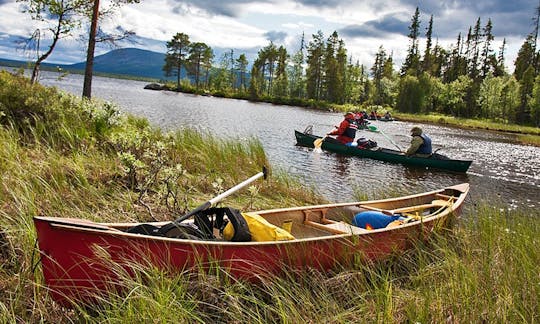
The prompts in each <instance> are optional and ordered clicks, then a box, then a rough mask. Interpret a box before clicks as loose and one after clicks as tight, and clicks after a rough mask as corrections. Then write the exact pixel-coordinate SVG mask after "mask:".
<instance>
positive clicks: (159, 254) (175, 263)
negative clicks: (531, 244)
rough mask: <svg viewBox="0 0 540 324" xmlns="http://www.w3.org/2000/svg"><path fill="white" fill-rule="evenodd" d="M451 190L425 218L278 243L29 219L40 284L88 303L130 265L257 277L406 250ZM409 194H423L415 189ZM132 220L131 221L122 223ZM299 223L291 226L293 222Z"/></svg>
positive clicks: (278, 216)
mask: <svg viewBox="0 0 540 324" xmlns="http://www.w3.org/2000/svg"><path fill="white" fill-rule="evenodd" d="M462 186H464V185H462ZM452 190H454V189H452ZM460 190H464V191H460ZM437 192H439V191H437ZM455 192H456V201H455V203H454V205H453V207H452V208H451V209H449V210H448V211H446V212H444V213H441V214H440V215H437V216H434V217H429V218H426V219H425V220H423V221H417V222H413V223H410V224H406V225H403V226H400V227H397V228H393V229H379V230H373V231H365V232H362V233H361V234H352V233H343V234H335V233H333V234H332V233H328V234H324V235H323V236H319V237H311V238H310V237H307V238H300V239H295V240H291V241H279V242H228V241H197V240H184V239H171V238H164V237H154V236H148V235H140V234H130V233H126V232H124V231H121V230H120V229H121V228H122V227H126V224H122V225H118V224H101V223H93V222H88V221H82V220H75V219H66V218H54V217H35V218H34V224H35V227H36V231H37V236H38V244H39V249H40V255H41V263H42V268H43V275H44V279H45V284H46V286H47V287H48V288H49V289H50V292H51V296H52V297H53V298H54V299H55V300H56V301H58V302H60V303H61V304H64V305H66V306H69V305H71V304H72V303H73V302H77V303H91V302H93V301H95V300H96V299H97V297H98V296H100V295H101V294H106V293H107V292H108V291H110V290H111V289H115V290H117V289H121V287H120V283H121V282H122V278H123V276H131V275H133V273H134V271H135V270H134V269H137V268H140V265H143V266H152V267H157V268H159V269H162V270H164V271H168V272H171V273H182V272H183V271H200V270H204V271H206V270H208V269H210V268H212V267H215V266H219V267H220V268H222V269H224V270H226V271H228V272H230V274H231V275H233V276H234V277H237V278H243V279H247V280H257V278H260V276H267V275H279V274H281V273H282V272H283V271H287V270H289V269H306V268H314V269H318V270H321V271H327V270H330V269H333V268H335V267H337V266H346V265H347V264H349V263H350V262H352V261H353V260H359V259H360V260H364V261H365V262H373V261H378V260H382V259H385V258H387V257H389V256H392V255H395V254H396V253H401V252H403V251H405V250H407V249H409V248H410V247H412V246H413V245H414V243H415V241H417V240H425V239H426V238H428V237H429V234H430V233H431V232H432V231H433V230H434V229H437V228H440V227H442V226H443V225H444V224H445V223H446V221H447V220H448V217H449V216H450V215H454V214H457V213H458V212H459V211H460V209H461V204H462V203H463V200H464V198H465V195H466V194H467V192H468V185H466V186H465V187H463V188H459V190H455ZM433 194H435V192H434V193H433ZM422 197H424V196H422ZM409 199H410V200H411V201H413V200H414V201H420V200H422V201H423V200H424V198H418V197H417V196H416V195H414V196H411V197H409ZM430 199H431V198H430ZM426 201H427V200H426ZM351 204H353V203H350V204H342V205H339V204H334V205H321V206H306V207H297V208H289V209H276V210H268V211H259V212H258V213H259V214H260V215H261V216H263V217H265V218H267V219H268V220H273V221H275V222H276V223H279V222H280V221H281V220H282V219H285V218H291V217H293V218H295V217H297V216H300V215H307V213H306V211H309V212H310V213H313V215H316V214H317V213H319V212H326V211H327V210H330V209H332V208H336V207H340V206H347V205H351ZM356 204H359V203H354V205H356ZM362 204H364V205H366V204H367V205H369V206H373V208H379V207H384V206H388V207H392V206H398V207H399V206H401V205H402V204H403V203H401V204H398V203H397V202H394V201H391V200H389V201H387V200H381V201H373V202H364V203H362ZM389 204H390V205H389ZM392 204H393V205H392ZM306 208H307V209H306ZM340 208H345V207H340ZM302 217H305V216H302ZM295 219H296V218H295ZM155 224H156V225H159V224H158V223H155ZM133 225H136V224H129V226H127V227H131V226H133ZM301 226H302V225H301V224H297V225H293V228H294V227H298V228H300V227H301ZM293 234H295V233H294V231H293Z"/></svg>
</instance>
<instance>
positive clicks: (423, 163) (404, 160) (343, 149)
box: [295, 131, 472, 172]
mask: <svg viewBox="0 0 540 324" xmlns="http://www.w3.org/2000/svg"><path fill="white" fill-rule="evenodd" d="M295 137H296V142H297V145H300V146H305V147H313V142H314V141H315V140H316V139H318V138H321V137H320V136H315V135H312V134H305V133H302V132H299V131H295ZM321 148H322V149H323V150H327V151H330V152H334V153H339V154H343V155H350V156H358V157H363V158H370V159H374V160H379V161H386V162H391V163H400V164H405V165H410V166H416V167H428V168H436V169H443V170H449V171H454V172H467V170H468V169H469V167H470V166H471V163H472V161H467V160H452V159H448V160H439V159H435V158H422V157H415V156H406V155H403V154H400V152H399V151H396V150H391V149H387V148H378V149H377V150H371V149H360V148H357V147H352V146H346V145H342V144H338V143H333V142H328V141H324V142H323V143H322V146H321Z"/></svg>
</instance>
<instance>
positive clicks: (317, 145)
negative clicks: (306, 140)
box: [313, 135, 328, 153]
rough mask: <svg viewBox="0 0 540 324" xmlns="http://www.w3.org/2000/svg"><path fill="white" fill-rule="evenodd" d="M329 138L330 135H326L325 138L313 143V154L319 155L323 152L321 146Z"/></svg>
mask: <svg viewBox="0 0 540 324" xmlns="http://www.w3.org/2000/svg"><path fill="white" fill-rule="evenodd" d="M327 137H328V135H324V136H323V137H321V138H317V139H316V140H314V141H313V152H317V153H320V152H322V150H321V146H322V143H323V142H324V140H325V139H326V138H327Z"/></svg>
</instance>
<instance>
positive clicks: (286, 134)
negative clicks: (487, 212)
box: [41, 73, 540, 208]
mask: <svg viewBox="0 0 540 324" xmlns="http://www.w3.org/2000/svg"><path fill="white" fill-rule="evenodd" d="M43 75H44V77H43V78H42V80H41V82H42V83H44V84H47V85H54V86H57V87H59V88H61V89H64V90H66V91H68V92H72V93H75V94H77V95H80V94H81V93H82V83H83V82H82V76H80V75H69V76H68V77H67V78H63V79H60V80H59V79H58V78H57V75H56V74H54V73H44V74H43ZM146 84H147V83H146V82H139V81H128V80H119V79H110V78H101V77H96V78H94V81H93V93H92V95H93V96H94V97H99V98H102V99H105V100H110V101H113V102H116V103H117V104H118V105H119V107H120V108H121V109H122V110H123V111H126V112H129V113H133V114H135V115H138V116H144V117H146V118H148V120H149V121H150V122H151V123H152V124H154V125H156V126H159V127H161V128H163V129H164V130H175V129H179V128H182V127H192V128H197V129H200V130H202V131H205V132H210V133H211V134H214V135H215V136H218V137H222V138H239V139H245V138H250V137H257V138H258V139H259V140H260V141H261V142H262V145H263V147H264V149H265V151H266V154H267V156H268V159H269V161H270V162H271V164H272V166H273V167H278V168H282V169H285V170H286V171H288V172H289V173H291V174H293V175H295V176H298V177H300V178H301V179H303V181H304V182H305V184H306V187H310V186H312V187H315V188H316V190H317V192H319V193H320V194H321V195H324V196H325V197H326V198H328V199H329V200H330V201H336V202H338V201H339V202H341V201H349V200H351V199H353V197H354V194H355V192H360V193H367V194H369V195H371V196H373V195H374V194H380V193H388V192H399V193H416V192H420V191H425V190H432V189H438V188H441V187H444V186H449V185H454V184H458V183H461V182H469V183H470V184H471V192H470V197H469V200H470V201H478V200H479V199H480V198H482V199H485V200H487V201H488V202H490V203H500V204H504V205H505V206H508V207H510V208H515V207H518V206H522V207H523V206H527V207H532V208H535V207H536V208H537V207H539V206H540V148H537V147H533V146H527V145H519V144H515V138H514V137H515V135H512V134H505V133H498V132H489V131H480V130H465V129H456V128H451V127H444V126H439V125H437V126H435V125H427V124H426V125H420V126H421V127H422V128H423V130H424V132H425V133H427V134H429V135H430V137H431V138H432V141H433V146H434V149H437V148H440V151H439V153H442V154H445V155H447V156H449V157H451V158H454V159H463V160H473V164H472V165H471V167H470V169H469V171H468V172H467V173H452V172H448V171H440V170H435V169H423V168H415V167H409V166H404V165H400V164H391V163H387V162H381V161H376V160H370V159H362V158H357V157H347V156H341V155H338V154H334V153H327V152H323V153H319V154H318V153H314V152H313V150H312V149H308V148H304V147H298V146H296V145H295V144H296V141H295V138H294V130H295V129H296V130H301V131H302V130H304V129H305V127H306V126H308V125H313V133H314V134H320V135H322V134H324V133H327V132H329V131H330V130H332V129H333V127H334V125H337V124H339V123H340V122H341V120H342V118H343V117H342V114H340V113H331V112H321V111H317V110H310V109H305V108H300V107H289V106H280V105H271V104H265V103H253V102H248V101H245V100H234V99H222V98H215V97H204V96H195V95H189V94H182V93H175V92H166V91H152V90H144V89H143V87H144V86H145V85H146ZM373 125H375V126H376V127H377V128H378V129H380V130H382V131H383V133H384V134H386V135H387V136H388V137H389V138H390V139H392V142H394V143H395V144H397V145H398V146H399V147H401V148H406V147H407V146H408V144H409V141H410V137H409V130H410V128H411V127H412V126H413V125H416V124H412V123H409V122H399V121H395V122H379V121H375V122H373ZM357 137H367V138H370V139H372V140H375V141H376V142H377V143H378V144H379V146H383V147H388V148H395V146H394V144H393V143H391V142H390V141H389V140H388V139H387V138H386V137H385V136H383V135H381V134H377V133H373V132H367V131H359V132H358V133H357Z"/></svg>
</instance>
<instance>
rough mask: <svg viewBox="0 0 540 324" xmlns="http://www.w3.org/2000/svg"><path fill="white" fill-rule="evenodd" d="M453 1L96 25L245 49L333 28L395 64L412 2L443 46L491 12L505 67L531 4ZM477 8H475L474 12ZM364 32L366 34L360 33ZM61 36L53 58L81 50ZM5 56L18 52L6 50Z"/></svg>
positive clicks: (350, 1) (165, 16) (145, 6)
mask: <svg viewBox="0 0 540 324" xmlns="http://www.w3.org/2000/svg"><path fill="white" fill-rule="evenodd" d="M461 1H462V0H453V1H452V2H434V1H429V2H424V3H421V4H418V3H417V1H413V0H400V1H397V0H380V1H367V0H296V1H288V0H254V1H252V0H232V1H225V2H217V1H214V0H197V1H196V0H182V1H180V0H153V1H141V3H139V4H130V5H125V6H123V7H122V8H121V9H120V10H119V11H117V13H116V14H115V15H114V17H110V18H109V19H107V20H106V21H104V22H103V24H102V26H101V27H102V28H104V29H105V30H113V29H114V28H116V27H117V26H121V27H122V28H124V29H126V30H133V31H135V32H136V33H137V35H138V36H139V37H141V38H142V39H153V40H158V41H160V42H162V44H163V45H162V46H159V45H158V44H159V43H156V42H149V43H148V45H145V44H141V45H137V47H141V48H146V49H149V50H154V51H160V52H163V51H164V48H165V42H166V41H168V40H170V39H171V38H172V36H173V35H174V34H176V33H178V32H182V33H185V34H187V35H189V37H190V39H191V40H192V41H200V42H205V43H207V44H208V45H210V46H211V47H219V48H233V49H236V50H240V51H241V50H246V51H248V50H249V51H252V52H253V50H254V49H256V48H261V47H263V46H266V45H267V44H268V38H267V36H268V35H282V36H283V37H280V39H283V40H284V43H285V44H284V45H286V46H287V47H288V49H289V50H290V51H291V52H294V51H296V50H297V49H298V46H299V38H300V36H301V35H302V33H305V40H306V43H308V42H309V41H310V40H311V35H312V34H315V33H316V32H317V31H318V30H321V31H322V32H323V34H324V35H325V37H326V36H328V35H330V34H331V33H332V32H333V31H334V30H337V31H338V32H339V34H340V37H342V38H343V39H344V41H345V45H346V48H347V49H348V53H349V55H352V56H353V59H355V60H356V59H359V60H360V61H361V63H363V64H365V65H366V66H369V67H370V66H371V65H372V64H373V55H374V54H375V53H376V52H377V51H378V48H379V46H381V45H383V46H384V48H385V50H386V51H387V53H389V54H390V53H393V55H394V61H395V62H396V63H397V64H399V63H398V62H400V60H401V59H402V58H403V57H404V55H405V52H406V50H407V47H408V39H407V37H406V31H407V27H408V26H409V24H410V20H411V17H412V15H413V13H414V9H415V8H416V6H417V5H419V8H420V10H421V17H420V19H421V33H422V35H421V36H422V37H423V36H424V35H423V34H424V33H425V28H426V27H427V22H428V21H429V16H430V15H431V14H432V13H433V15H434V30H433V38H434V39H436V40H437V41H438V42H439V43H440V44H442V45H443V47H445V48H446V46H449V45H450V44H452V43H455V41H456V38H457V35H458V33H462V36H463V37H465V35H466V33H467V30H468V27H469V26H471V25H474V23H475V22H476V19H477V18H478V17H481V19H482V24H483V25H484V24H485V22H487V19H488V18H491V19H492V21H493V26H494V35H495V43H494V46H493V49H494V50H495V51H498V47H499V46H500V43H501V42H502V39H503V38H504V37H506V41H507V55H506V58H507V64H508V65H511V66H513V60H514V59H515V55H516V53H517V51H518V49H519V47H520V46H521V44H522V43H523V41H524V39H525V36H526V33H527V31H530V29H531V26H530V23H531V21H530V17H532V15H533V14H534V8H535V7H536V5H537V3H535V2H534V1H532V0H523V1H520V2H519V3H518V4H517V5H512V6H509V5H508V4H506V2H504V1H503V0H490V1H489V2H488V1H487V0H475V2H474V3H473V2H461ZM463 1H464V0H463ZM529 7H530V8H529ZM521 8H523V9H521ZM480 9H481V10H482V11H477V10H480ZM422 10H426V12H423V11H422ZM428 10H429V11H428ZM0 16H1V17H2V19H1V20H0V30H1V31H2V32H4V33H6V34H10V35H18V36H28V35H29V34H30V33H31V31H33V30H35V28H37V27H40V26H38V25H37V24H36V22H34V21H32V20H31V19H30V18H29V15H28V14H23V13H21V4H20V3H18V2H15V1H14V0H8V1H7V2H6V1H4V2H3V4H1V5H0ZM524 17H525V18H527V19H524ZM41 27H42V26H41ZM345 27H353V28H351V29H350V31H351V33H350V34H348V33H343V32H341V31H343V30H344V28H345ZM355 32H356V36H355V34H354V33H355ZM368 32H371V33H372V34H371V35H372V36H370V37H367V36H366V35H367V34H368ZM61 43H63V44H62V46H63V47H62V51H64V52H63V53H59V52H58V53H55V54H54V57H55V59H58V60H62V61H66V60H79V59H78V57H83V55H82V53H84V50H83V49H84V44H81V43H80V42H77V41H75V40H67V39H66V40H62V41H61ZM424 43H425V42H424ZM422 45H424V44H422V41H421V46H422ZM3 46H4V49H3V53H0V55H2V56H3V57H5V56H6V55H7V54H4V53H9V52H10V51H9V46H7V45H6V44H5V43H3ZM99 51H101V50H99ZM255 51H256V50H255ZM100 53H101V52H100ZM10 55H12V56H17V55H20V54H17V53H16V51H15V50H14V49H13V50H12V52H11V54H10ZM61 57H63V58H61ZM51 60H52V58H51Z"/></svg>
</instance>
